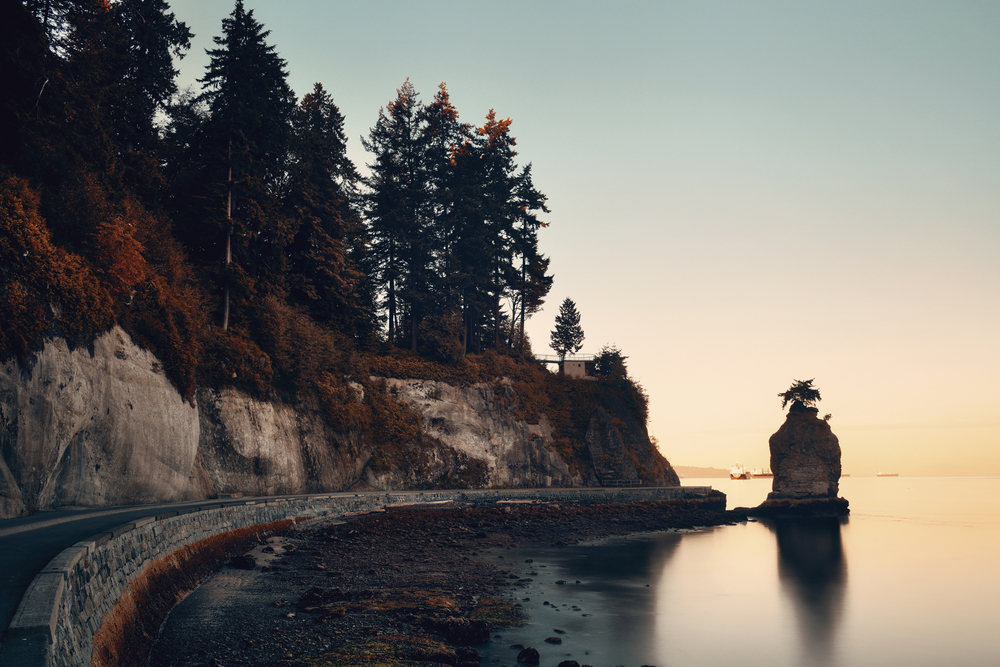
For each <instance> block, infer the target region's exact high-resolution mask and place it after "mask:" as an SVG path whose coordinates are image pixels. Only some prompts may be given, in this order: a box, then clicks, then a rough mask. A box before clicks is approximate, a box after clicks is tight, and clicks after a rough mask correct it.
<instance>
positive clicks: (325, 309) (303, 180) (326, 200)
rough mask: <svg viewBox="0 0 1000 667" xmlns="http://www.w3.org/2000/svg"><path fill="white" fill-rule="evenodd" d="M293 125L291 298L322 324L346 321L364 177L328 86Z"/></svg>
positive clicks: (306, 100) (302, 107)
mask: <svg viewBox="0 0 1000 667" xmlns="http://www.w3.org/2000/svg"><path fill="white" fill-rule="evenodd" d="M293 127H294V130H295V144H294V149H293V164H292V168H291V176H290V182H289V192H288V195H287V198H286V201H287V202H288V204H289V205H290V207H291V209H292V210H293V212H294V214H295V216H296V218H297V219H298V221H299V230H298V233H297V234H296V235H295V238H294V240H293V241H292V243H291V245H290V246H289V247H288V255H289V264H290V266H289V269H290V271H289V287H290V289H291V295H292V296H293V298H295V299H297V300H299V301H301V302H302V303H304V304H305V305H306V307H308V308H309V311H310V313H311V314H312V316H313V317H314V318H315V319H317V320H319V321H322V322H332V321H333V320H336V319H340V320H343V319H344V318H345V317H346V311H347V310H348V309H349V307H350V301H351V299H352V296H353V295H354V294H355V293H356V289H357V284H356V279H357V276H356V274H357V272H356V271H354V272H349V271H348V269H347V261H348V257H347V253H346V248H345V237H346V236H347V232H348V229H347V227H348V226H349V225H351V224H356V222H357V218H356V216H355V215H354V212H353V210H352V209H351V205H350V193H351V192H352V191H353V190H354V189H355V187H356V184H357V182H358V180H359V176H358V174H357V171H356V170H355V168H354V163H352V162H351V160H350V159H349V158H348V157H347V138H346V137H345V136H344V118H343V116H341V114H340V110H339V109H338V108H337V106H336V105H335V104H334V103H333V98H331V97H330V95H329V93H327V92H326V90H324V89H323V85H322V84H319V83H317V84H316V85H315V86H314V87H313V91H312V92H311V93H309V94H307V95H306V96H305V97H303V98H302V102H301V103H300V104H299V107H298V109H296V113H295V115H294V117H293Z"/></svg>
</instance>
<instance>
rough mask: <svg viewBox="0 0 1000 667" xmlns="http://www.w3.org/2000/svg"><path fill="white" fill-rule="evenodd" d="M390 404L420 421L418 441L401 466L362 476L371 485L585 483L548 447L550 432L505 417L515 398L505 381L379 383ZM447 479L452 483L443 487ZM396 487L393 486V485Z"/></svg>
mask: <svg viewBox="0 0 1000 667" xmlns="http://www.w3.org/2000/svg"><path fill="white" fill-rule="evenodd" d="M386 383H387V386H388V388H389V391H390V392H391V393H393V394H394V396H395V398H396V400H399V401H401V402H403V403H406V404H408V405H410V406H411V407H412V408H414V409H415V410H416V411H417V412H419V413H420V414H421V417H422V419H423V425H422V426H423V434H424V435H423V438H422V442H421V443H419V445H417V446H416V447H414V448H413V449H412V454H413V456H412V457H411V458H410V460H409V461H407V462H406V463H408V464H409V465H408V466H407V468H403V467H402V466H394V467H392V468H390V469H389V470H386V471H381V472H376V471H373V470H371V469H370V468H369V469H368V470H367V471H366V475H365V481H366V482H367V483H368V484H370V485H371V486H372V487H374V488H378V489H388V488H393V484H398V481H399V480H400V479H403V480H405V486H404V487H402V488H431V487H434V486H442V487H444V488H449V487H464V486H469V487H473V488H475V487H479V488H486V487H490V488H503V487H519V486H580V485H582V484H583V482H584V479H583V478H582V477H581V476H580V475H579V474H574V473H573V472H571V471H570V469H569V465H568V464H567V463H566V461H564V460H563V459H562V458H561V457H560V456H559V455H558V454H557V453H556V452H555V451H553V450H552V449H551V444H552V429H551V428H550V427H549V424H548V422H547V420H545V419H544V418H543V419H542V420H541V422H540V423H538V424H528V423H527V422H524V421H519V420H517V419H515V418H514V417H513V416H512V415H511V409H512V408H513V406H514V405H515V404H516V403H515V401H516V396H515V395H514V392H513V390H512V389H511V387H510V383H509V382H508V381H505V380H501V381H500V382H498V383H494V384H476V385H472V386H471V387H453V386H451V385H448V384H444V383H442V382H434V381H431V380H395V379H390V380H387V381H386ZM448 481H451V482H452V483H451V484H448V483H447V482H448ZM396 488H400V487H398V486H397V487H396Z"/></svg>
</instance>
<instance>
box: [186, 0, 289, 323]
mask: <svg viewBox="0 0 1000 667" xmlns="http://www.w3.org/2000/svg"><path fill="white" fill-rule="evenodd" d="M270 34H271V33H270V31H269V30H264V26H263V25H262V24H260V23H259V22H258V21H257V20H256V19H255V18H254V16H253V10H250V11H247V10H246V9H244V7H243V1H242V0H236V6H235V7H234V8H233V12H232V14H230V15H229V16H228V17H227V18H225V19H223V20H222V36H220V37H215V38H213V39H214V41H215V44H216V46H217V48H215V49H209V50H208V55H209V57H210V62H209V65H208V71H207V72H206V73H205V76H204V77H202V78H201V79H199V80H200V81H201V83H202V85H203V88H204V90H203V92H202V94H201V100H202V101H203V102H204V103H205V104H206V105H207V107H208V113H209V119H208V122H207V125H206V127H205V129H204V136H205V140H206V141H207V143H208V145H209V151H210V152H209V153H208V154H207V155H206V156H205V157H206V158H207V164H208V165H209V170H210V173H209V174H206V175H207V176H208V178H209V182H210V183H213V184H214V185H215V187H214V190H215V201H217V202H219V203H220V204H221V205H220V206H219V207H218V208H217V209H216V211H217V213H216V214H215V215H211V216H209V220H208V221H209V222H210V223H212V224H213V226H215V228H216V229H219V231H220V232H221V234H220V237H221V240H222V244H221V246H222V247H221V251H222V252H221V253H220V254H221V255H222V258H223V259H224V262H225V265H226V273H225V275H224V277H223V309H222V310H223V312H222V323H223V329H225V328H226V327H227V325H228V322H229V300H230V292H231V290H232V288H233V286H234V283H237V284H240V285H242V286H243V288H244V290H246V291H247V292H248V293H252V292H253V290H254V289H255V288H256V289H263V291H265V292H268V291H279V292H280V291H281V290H282V287H283V285H282V283H283V270H284V259H285V256H284V249H285V246H286V245H287V244H288V243H289V242H290V241H291V238H292V236H293V234H294V232H295V225H294V222H293V220H292V219H291V218H290V217H289V216H288V215H286V212H285V211H284V210H283V209H282V207H281V201H280V197H279V195H280V192H279V188H280V186H281V185H282V184H283V182H284V179H285V176H286V169H287V160H288V152H289V149H290V144H291V137H292V134H291V116H292V113H293V111H294V109H295V98H294V96H293V94H292V90H291V88H289V86H288V82H287V78H288V73H287V71H286V70H285V61H284V60H283V59H281V58H280V57H279V56H278V54H277V52H276V51H275V48H274V46H271V45H270V44H268V43H267V38H268V36H269V35H270Z"/></svg>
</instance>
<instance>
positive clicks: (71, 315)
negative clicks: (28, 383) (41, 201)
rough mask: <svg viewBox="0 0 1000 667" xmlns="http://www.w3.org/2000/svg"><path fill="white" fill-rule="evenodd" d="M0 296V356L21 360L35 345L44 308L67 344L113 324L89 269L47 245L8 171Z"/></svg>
mask: <svg viewBox="0 0 1000 667" xmlns="http://www.w3.org/2000/svg"><path fill="white" fill-rule="evenodd" d="M0 296H2V299H0V306H2V307H3V308H4V309H5V310H4V312H3V313H0V315H2V316H3V319H4V321H5V323H6V325H5V327H4V328H5V329H6V331H4V333H3V337H2V339H0V340H2V342H3V349H2V351H0V352H2V354H3V355H4V356H8V355H10V354H11V353H14V354H18V355H20V356H24V355H25V354H26V353H27V352H28V351H30V350H34V349H38V348H39V347H40V346H41V343H42V341H41V337H42V335H43V334H44V333H46V332H47V330H48V322H49V318H48V316H46V311H47V310H48V308H49V307H50V306H51V324H52V325H53V333H54V334H56V335H62V336H64V337H65V338H67V340H68V342H69V344H70V345H71V346H72V345H77V344H80V343H83V342H89V341H91V340H93V339H94V338H95V337H96V336H97V335H98V334H100V333H101V332H103V331H106V330H108V329H110V328H111V326H112V325H113V324H114V311H113V308H112V300H111V298H110V296H109V295H108V292H107V291H106V290H105V289H104V287H103V286H102V285H101V282H100V281H99V280H98V279H97V276H96V275H95V274H94V271H93V270H92V269H91V267H90V266H89V265H88V263H87V262H86V261H85V260H84V259H83V258H81V257H80V256H78V255H75V254H73V253H70V252H67V251H65V250H63V249H62V248H59V247H58V246H56V245H55V244H53V242H52V236H51V233H50V232H49V229H48V227H47V226H46V224H45V221H44V220H42V218H41V216H40V215H39V213H38V197H37V195H36V194H35V193H34V192H32V190H31V189H30V188H29V187H28V184H27V183H26V182H25V181H24V179H21V178H18V177H17V176H13V175H12V174H10V173H9V172H0ZM43 323H44V324H43Z"/></svg>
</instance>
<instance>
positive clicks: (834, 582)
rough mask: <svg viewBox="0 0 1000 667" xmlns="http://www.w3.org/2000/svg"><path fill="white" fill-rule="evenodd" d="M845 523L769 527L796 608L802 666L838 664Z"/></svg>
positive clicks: (782, 577)
mask: <svg viewBox="0 0 1000 667" xmlns="http://www.w3.org/2000/svg"><path fill="white" fill-rule="evenodd" d="M846 522H847V518H846V517H844V518H841V519H836V518H834V519H809V520H799V521H796V520H775V521H769V522H767V526H768V528H769V529H770V530H771V531H772V532H773V533H775V535H776V536H777V541H778V577H779V579H780V580H781V583H782V587H783V588H784V590H785V591H786V593H788V595H789V597H790V598H791V600H792V601H793V602H794V604H795V611H796V617H797V618H798V624H799V631H800V633H801V640H802V651H803V660H802V664H808V665H829V664H834V662H835V661H834V658H833V648H834V646H835V645H836V634H837V629H838V625H839V624H840V619H841V615H842V611H843V606H844V596H845V592H846V589H847V561H846V560H845V558H844V548H843V543H842V541H841V535H840V529H841V523H846Z"/></svg>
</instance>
